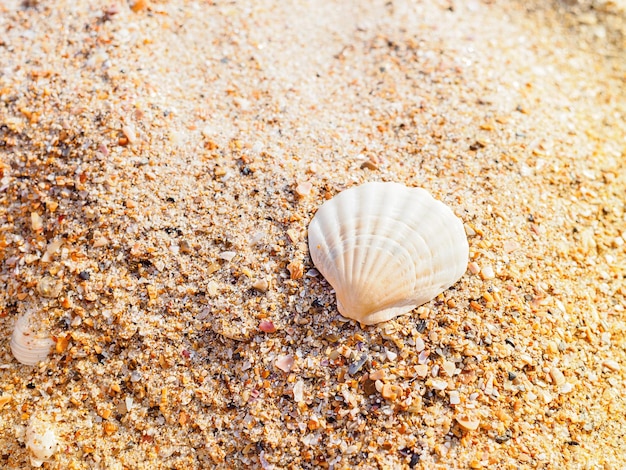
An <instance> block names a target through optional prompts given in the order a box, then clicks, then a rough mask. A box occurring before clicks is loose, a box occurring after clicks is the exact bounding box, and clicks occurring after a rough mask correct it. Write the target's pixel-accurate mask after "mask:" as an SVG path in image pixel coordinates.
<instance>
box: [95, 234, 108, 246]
mask: <svg viewBox="0 0 626 470" xmlns="http://www.w3.org/2000/svg"><path fill="white" fill-rule="evenodd" d="M108 244H109V239H108V238H107V237H104V236H99V237H94V239H93V247H94V248H101V247H103V246H107V245H108Z"/></svg>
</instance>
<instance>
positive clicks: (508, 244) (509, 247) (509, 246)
mask: <svg viewBox="0 0 626 470" xmlns="http://www.w3.org/2000/svg"><path fill="white" fill-rule="evenodd" d="M503 248H504V252H505V253H512V252H514V251H515V250H517V249H518V248H519V245H518V244H517V242H514V241H513V240H506V241H505V242H504V244H503Z"/></svg>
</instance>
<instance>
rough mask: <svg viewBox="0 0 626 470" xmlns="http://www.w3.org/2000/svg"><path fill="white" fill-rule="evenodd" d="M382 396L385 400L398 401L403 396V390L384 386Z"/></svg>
mask: <svg viewBox="0 0 626 470" xmlns="http://www.w3.org/2000/svg"><path fill="white" fill-rule="evenodd" d="M380 394H381V395H382V396H383V398H384V399H385V400H389V401H396V399H398V397H400V396H402V388H401V387H400V386H398V385H393V384H384V385H383V387H382V390H381V392H380Z"/></svg>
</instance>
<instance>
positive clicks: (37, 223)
mask: <svg viewBox="0 0 626 470" xmlns="http://www.w3.org/2000/svg"><path fill="white" fill-rule="evenodd" d="M30 224H31V227H32V228H33V230H34V231H35V232H38V231H40V230H41V229H43V220H42V219H41V216H40V215H39V214H38V213H37V212H31V213H30Z"/></svg>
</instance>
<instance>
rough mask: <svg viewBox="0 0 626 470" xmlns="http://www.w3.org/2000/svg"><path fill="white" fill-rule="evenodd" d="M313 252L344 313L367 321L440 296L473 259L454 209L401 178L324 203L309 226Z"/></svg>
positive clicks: (385, 317) (383, 318) (387, 317)
mask: <svg viewBox="0 0 626 470" xmlns="http://www.w3.org/2000/svg"><path fill="white" fill-rule="evenodd" d="M309 251H310V252H311V258H312V259H313V263H315V266H316V267H317V269H318V270H319V271H320V272H321V273H322V274H323V276H324V277H325V278H326V280H327V281H328V282H329V283H330V284H331V285H332V286H333V288H334V289H335V292H336V295H337V308H338V309H339V312H340V313H341V314H342V315H343V316H345V317H348V318H352V319H354V320H357V321H359V322H360V323H363V324H365V325H372V324H375V323H379V322H383V321H387V320H390V319H391V318H393V317H395V316H398V315H403V314H405V313H408V312H410V311H411V310H413V309H414V308H415V307H417V306H419V305H421V304H423V303H425V302H428V301H429V300H431V299H433V298H435V297H436V296H437V295H439V294H440V293H441V292H443V291H444V290H446V289H447V288H448V287H450V286H451V285H452V284H454V283H455V282H456V281H457V280H458V279H459V278H460V277H461V276H462V275H463V273H464V272H465V269H466V267H467V262H468V256H469V246H468V243H467V237H466V235H465V231H464V228H463V223H462V222H461V220H460V219H459V218H458V217H456V216H455V215H454V213H453V212H452V210H451V209H450V208H448V207H447V206H446V205H445V204H443V203H442V202H439V201H437V200H435V199H433V197H432V196H431V195H430V194H429V193H428V192H426V191H425V190H424V189H419V188H408V187H406V186H404V185H402V184H398V183H366V184H364V185H362V186H359V187H357V188H351V189H348V190H346V191H343V192H342V193H340V194H339V195H337V196H335V197H334V198H333V199H331V200H330V201H327V202H326V203H324V204H323V205H322V207H320V209H319V210H318V211H317V214H315V217H314V218H313V220H312V221H311V224H310V225H309Z"/></svg>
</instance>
